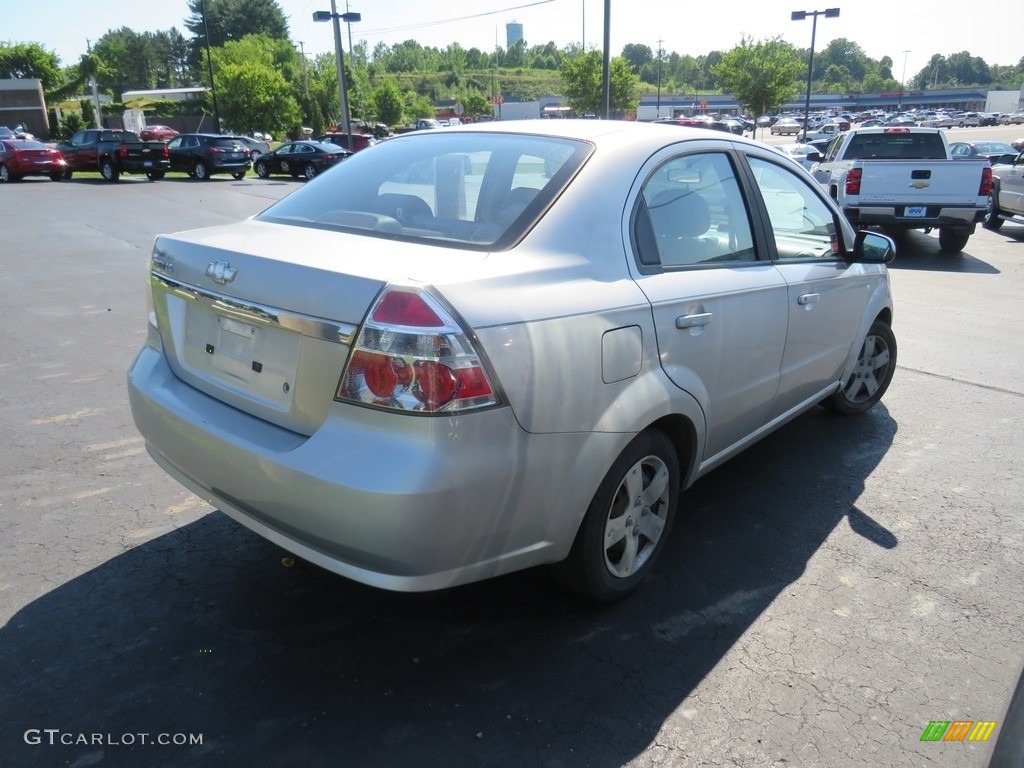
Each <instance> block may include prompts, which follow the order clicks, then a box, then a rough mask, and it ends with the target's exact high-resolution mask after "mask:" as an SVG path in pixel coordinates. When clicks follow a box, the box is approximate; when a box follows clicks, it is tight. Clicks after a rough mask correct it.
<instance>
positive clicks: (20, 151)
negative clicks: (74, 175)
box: [0, 139, 66, 183]
mask: <svg viewBox="0 0 1024 768" xmlns="http://www.w3.org/2000/svg"><path fill="white" fill-rule="evenodd" d="M65 168H66V164H65V162H64V156H63V155H61V153H60V152H58V151H57V150H56V149H53V148H52V147H48V146H46V145H45V144H43V143H42V142H39V141H18V140H15V139H5V140H3V141H0V183H7V182H8V181H18V180H20V179H21V178H22V177H24V176H49V177H50V178H51V179H52V180H53V181H60V180H61V178H62V177H63V176H64V170H65Z"/></svg>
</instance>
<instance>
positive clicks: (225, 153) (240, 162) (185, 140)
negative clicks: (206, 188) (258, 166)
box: [167, 133, 250, 181]
mask: <svg viewBox="0 0 1024 768" xmlns="http://www.w3.org/2000/svg"><path fill="white" fill-rule="evenodd" d="M167 151H168V154H169V155H170V158H171V170H172V171H184V172H185V173H187V174H188V175H189V176H191V177H193V178H195V179H199V180H200V181H206V180H207V179H209V178H210V176H212V175H213V174H215V173H230V174H231V175H232V176H233V177H234V178H236V179H241V178H242V177H244V176H245V174H246V171H248V170H249V164H250V161H249V149H248V147H246V146H245V144H243V143H242V142H240V141H239V140H238V139H235V138H232V137H231V136H216V135H214V134H210V133H183V134H181V135H180V136H175V137H174V138H173V139H171V140H170V141H169V142H168V143H167Z"/></svg>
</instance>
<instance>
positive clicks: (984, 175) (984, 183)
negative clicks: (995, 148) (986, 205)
mask: <svg viewBox="0 0 1024 768" xmlns="http://www.w3.org/2000/svg"><path fill="white" fill-rule="evenodd" d="M991 194H992V168H991V166H989V167H988V168H982V170H981V186H980V187H978V195H979V196H980V197H988V196H989V195H991Z"/></svg>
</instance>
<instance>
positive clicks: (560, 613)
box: [0, 127, 1024, 768]
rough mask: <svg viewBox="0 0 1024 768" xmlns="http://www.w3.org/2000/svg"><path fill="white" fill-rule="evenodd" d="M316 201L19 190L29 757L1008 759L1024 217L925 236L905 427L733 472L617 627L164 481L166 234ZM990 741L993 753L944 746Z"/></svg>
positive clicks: (11, 515) (227, 188) (9, 718)
mask: <svg viewBox="0 0 1024 768" xmlns="http://www.w3.org/2000/svg"><path fill="white" fill-rule="evenodd" d="M1017 128H1019V127H1017ZM968 130H971V129H968ZM982 130H984V129H982ZM959 135H966V132H963V133H961V134H959ZM300 184H302V182H301V180H300V181H292V180H286V179H274V180H260V179H256V178H254V177H248V178H246V179H245V180H242V181H234V180H232V179H230V178H228V177H223V178H222V177H215V178H214V179H213V180H212V181H209V182H206V183H202V182H195V181H192V180H189V179H186V178H184V177H178V178H174V177H168V178H167V179H165V180H163V181H160V182H156V183H150V182H147V181H146V180H145V179H143V178H133V177H125V178H123V180H122V181H121V183H119V184H116V185H111V184H107V183H105V182H102V181H99V180H96V181H90V180H78V179H76V180H73V181H70V182H60V183H53V182H50V181H48V180H45V179H39V180H33V179H29V180H26V181H24V182H22V183H20V184H11V185H6V186H4V187H2V188H0V208H2V210H4V211H5V212H6V214H7V224H6V226H5V231H4V235H3V239H2V244H0V297H2V298H0V323H2V327H3V328H4V335H3V340H2V342H0V433H2V434H3V436H4V439H3V440H2V441H0V466H2V467H3V470H4V471H3V472H0V484H2V492H0V521H2V531H3V535H2V537H0V681H3V685H2V686H0V713H3V725H2V727H0V765H4V766H12V768H14V767H15V766H17V767H18V768H21V767H23V766H25V767H29V766H75V767H76V768H82V767H84V766H94V765H99V766H146V767H147V768H148V767H151V766H154V767H159V766H185V765H188V766H195V765H202V766H218V767H219V766H284V765H294V766H309V767H310V768H316V767H318V766H324V767H325V768H326V767H327V766H332V767H336V766H345V767H348V766H353V767H356V766H359V767H366V768H378V767H379V768H390V767H391V766H395V767H396V768H397V767H398V766H402V767H403V768H407V767H408V766H428V767H433V766H437V767H438V768H453V767H460V766H467V767H473V768H476V767H482V766H495V767H498V766H501V767H504V766H517V767H518V766H531V767H532V766H538V767H542V768H557V767H565V768H574V767H576V766H593V767H594V768H617V767H620V766H653V765H668V766H712V765H714V766H744V767H746V766H754V767H760V766H779V765H788V766H868V765H871V766H904V765H906V766H957V767H959V766H965V767H966V766H972V767H973V766H986V765H988V763H989V758H990V754H991V752H992V749H993V745H994V743H995V742H996V740H997V739H998V738H999V736H1000V735H1001V732H1002V725H1003V719H1004V714H1005V711H1006V708H1007V706H1008V704H1009V702H1010V697H1011V695H1012V694H1013V691H1014V688H1015V686H1016V685H1017V682H1018V679H1019V677H1020V674H1021V668H1022V664H1024V649H1022V645H1021V642H1020V638H1021V627H1022V625H1024V578H1022V577H1024V516H1022V514H1021V510H1022V507H1024V505H1022V500H1024V476H1022V473H1021V472H1020V457H1021V456H1022V455H1024V437H1022V433H1021V430H1020V425H1021V424H1022V423H1024V384H1022V376H1021V373H1022V366H1024V362H1022V361H1024V335H1022V334H1021V333H1020V330H1019V324H1020V314H1021V308H1022V301H1021V296H1022V295H1024V226H1020V225H1016V224H1006V225H1005V226H1004V227H1003V228H1002V230H1001V231H1000V232H999V233H992V232H988V231H983V230H981V229H979V230H978V233H977V234H976V235H975V236H974V237H973V238H972V239H971V241H970V243H969V244H968V246H967V249H966V251H965V252H964V253H963V254H962V255H959V256H954V257H951V256H942V255H940V254H939V253H938V241H937V237H936V235H935V233H932V234H931V235H925V234H922V233H913V234H911V235H910V236H908V237H907V238H906V239H905V240H904V241H903V242H901V244H900V253H899V255H898V257H897V259H896V261H895V262H894V264H893V265H892V269H891V274H892V282H893V292H894V295H895V300H896V314H895V320H894V330H895V332H896V335H897V338H898V340H899V344H900V347H899V365H898V368H897V371H896V375H895V378H894V380H893V383H892V386H891V388H890V390H889V392H888V394H887V395H886V398H885V399H884V400H883V401H882V404H881V406H880V407H878V408H876V409H875V410H873V411H872V412H871V413H870V414H868V415H867V416H865V417H862V418H853V419H842V418H836V417H833V416H830V415H828V414H826V413H825V412H824V411H821V412H815V413H810V414H807V415H805V416H803V417H801V418H800V419H798V420H796V421H794V422H792V423H791V424H789V425H788V426H786V427H785V428H783V429H782V430H781V431H779V432H777V433H775V434H774V435H772V436H770V437H768V438H767V439H765V440H763V441H762V442H761V443H760V444H758V445H757V446H755V447H754V448H752V449H751V450H749V451H747V452H746V453H745V454H743V455H741V456H740V457H738V458H736V459H734V460H732V461H731V462H729V463H727V464H726V465H724V466H723V467H721V468H720V469H718V470H716V471H715V472H714V473H712V474H711V475H709V476H707V477H706V478H704V479H702V480H701V481H700V482H698V483H697V484H696V485H695V486H694V487H693V488H692V489H691V490H690V491H688V492H687V493H686V494H685V495H684V497H683V500H682V505H681V508H680V514H681V518H680V519H679V520H678V521H677V525H676V528H675V530H674V532H673V538H672V540H671V541H670V546H669V548H668V549H667V550H666V552H665V554H664V556H663V558H662V560H661V561H660V562H659V567H658V568H657V570H656V572H655V574H654V577H653V578H652V579H651V581H650V583H648V584H647V585H646V586H645V588H644V589H643V590H642V591H641V592H639V593H638V594H636V595H634V596H633V597H631V598H630V599H628V600H626V601H624V602H622V603H620V604H617V605H614V606H611V607H594V606H591V605H588V604H585V603H582V602H580V601H578V600H576V599H575V598H574V597H572V596H571V595H568V594H567V593H565V592H563V591H562V590H561V589H560V588H559V587H557V586H556V584H555V583H554V582H553V581H552V580H551V579H550V578H549V576H548V575H547V573H546V572H544V571H542V570H538V571H531V572H526V573H520V574H516V575H513V576H510V577H505V578H502V579H498V580H494V581H490V582H485V583H481V584H476V585H472V586H469V587H464V588H460V589H456V590H450V591H446V592H440V593H432V594H425V595H402V594H393V593H386V592H381V591H377V590H374V589H370V588H368V587H363V586H360V585H357V584H354V583H351V582H348V581H346V580H344V579H342V578H340V577H337V576H335V575H333V574H330V573H328V572H326V571H323V570H321V569H319V568H317V567H315V566H312V565H309V564H307V563H304V562H302V561H301V560H297V559H296V560H292V559H291V558H289V557H288V555H287V553H285V552H284V551H282V550H280V549H279V548H277V547H275V546H274V545H272V544H270V543H268V542H266V541H264V540H263V539H261V538H258V537H257V536H256V535H255V534H252V533H250V532H249V531H247V530H246V529H244V528H242V527H240V526H238V525H236V524H235V523H233V522H232V521H230V520H229V519H228V518H227V517H225V516H224V515H222V514H220V513H218V512H216V511H215V510H213V509H212V508H210V507H209V506H208V505H207V504H205V503H204V502H203V501H202V500H200V499H198V498H196V497H195V496H193V495H191V494H190V493H188V492H187V491H185V490H184V489H183V488H181V487H180V486H178V485H177V484H176V483H174V482H173V481H172V480H170V479H169V478H168V477H166V476H165V475H164V473H163V472H162V471H160V470H159V469H158V468H157V467H156V465H155V464H154V463H153V462H152V461H151V460H150V459H149V458H148V456H147V455H146V453H145V450H144V448H143V445H142V441H141V438H140V437H139V436H138V434H137V433H136V431H135V429H134V426H133V424H132V421H131V417H130V414H129V411H128V405H127V402H126V396H125V371H126V370H127V368H128V365H129V363H130V362H131V360H132V358H133V356H134V355H135V353H136V351H137V350H138V348H139V347H140V345H141V343H142V340H143V338H144V336H145V325H146V320H145V314H146V304H145V297H144V281H145V266H146V259H147V256H148V253H149V248H150V246H151V244H152V240H153V237H154V236H155V235H156V234H158V233H160V232H165V231H173V230H180V229H189V228H194V227H199V226H207V225H213V224H221V223H228V222H231V221H235V220H238V219H239V218H242V217H245V216H248V215H251V214H253V213H256V212H258V211H260V210H261V209H262V208H264V207H265V206H266V205H267V204H269V203H270V202H271V201H273V200H275V199H278V198H280V197H281V196H283V195H284V194H286V193H287V192H288V191H290V190H292V189H294V188H295V187H296V186H298V185H300ZM968 720H970V721H995V722H996V727H995V728H994V730H993V732H992V736H991V738H990V740H989V741H987V742H981V743H971V742H941V741H940V742H928V741H922V735H923V733H924V731H925V729H926V728H927V727H928V726H929V723H930V722H932V721H968Z"/></svg>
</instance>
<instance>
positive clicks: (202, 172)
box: [192, 160, 210, 181]
mask: <svg viewBox="0 0 1024 768" xmlns="http://www.w3.org/2000/svg"><path fill="white" fill-rule="evenodd" d="M192 175H193V176H195V177H196V178H197V179H199V180H200V181H209V180H210V169H209V168H207V167H206V163H204V162H203V161H202V160H196V164H195V165H194V166H192Z"/></svg>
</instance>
